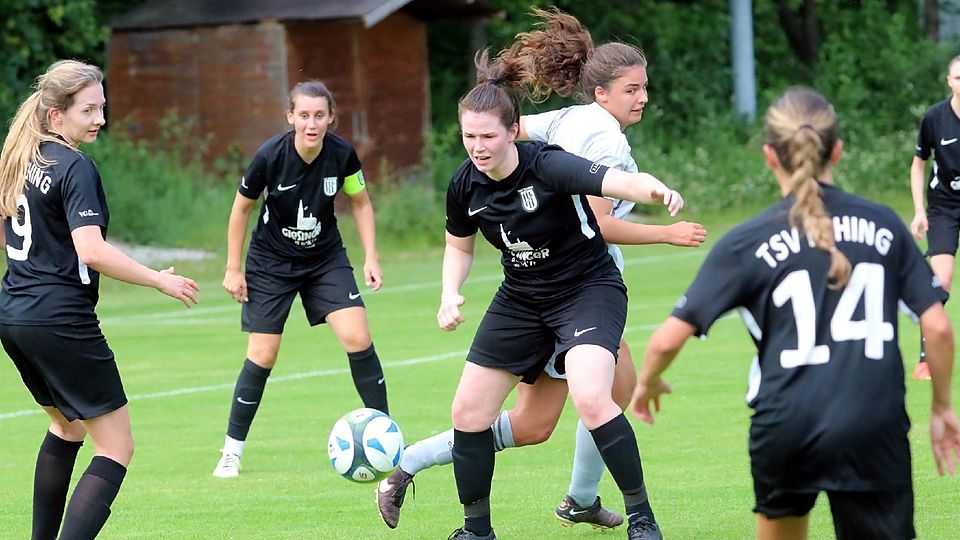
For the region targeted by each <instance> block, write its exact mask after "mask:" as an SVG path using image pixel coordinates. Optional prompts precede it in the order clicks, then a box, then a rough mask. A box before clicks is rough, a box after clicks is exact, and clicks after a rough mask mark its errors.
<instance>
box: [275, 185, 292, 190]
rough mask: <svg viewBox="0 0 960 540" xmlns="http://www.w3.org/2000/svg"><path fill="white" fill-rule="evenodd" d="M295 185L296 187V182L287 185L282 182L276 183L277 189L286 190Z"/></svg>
mask: <svg viewBox="0 0 960 540" xmlns="http://www.w3.org/2000/svg"><path fill="white" fill-rule="evenodd" d="M295 187H297V185H296V184H293V185H289V186H284V185H283V184H278V185H277V191H287V190H288V189H293V188H295Z"/></svg>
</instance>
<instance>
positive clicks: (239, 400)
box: [227, 358, 270, 441]
mask: <svg viewBox="0 0 960 540" xmlns="http://www.w3.org/2000/svg"><path fill="white" fill-rule="evenodd" d="M269 376H270V370H269V369H267V368H263V367H260V366H258V365H256V364H254V363H253V362H251V361H250V359H249V358H248V359H246V360H244V361H243V368H242V369H241V370H240V376H239V377H237V386H236V387H235V388H234V390H233V402H232V403H231V404H230V420H229V421H228V424H227V436H228V437H230V438H231V439H236V440H238V441H245V440H247V433H249V432H250V424H252V423H253V417H254V416H256V415H257V409H258V408H259V407H260V399H261V398H263V389H264V388H266V386H267V377H269Z"/></svg>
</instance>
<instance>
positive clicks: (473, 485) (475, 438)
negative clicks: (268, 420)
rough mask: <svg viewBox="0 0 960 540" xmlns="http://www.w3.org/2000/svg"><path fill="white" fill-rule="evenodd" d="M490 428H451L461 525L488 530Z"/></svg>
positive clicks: (491, 459) (491, 458)
mask: <svg viewBox="0 0 960 540" xmlns="http://www.w3.org/2000/svg"><path fill="white" fill-rule="evenodd" d="M494 454H495V453H494V451H493V430H492V429H490V428H487V429H486V430H484V431H481V432H479V433H471V432H466V431H460V430H458V429H454V430H453V476H454V478H455V480H456V482H457V492H458V493H459V495H460V503H461V504H463V515H464V524H465V525H464V528H465V529H467V530H469V531H470V532H472V533H474V534H476V535H478V536H486V535H488V534H490V531H491V530H492V529H491V526H490V485H491V484H492V482H493V465H494Z"/></svg>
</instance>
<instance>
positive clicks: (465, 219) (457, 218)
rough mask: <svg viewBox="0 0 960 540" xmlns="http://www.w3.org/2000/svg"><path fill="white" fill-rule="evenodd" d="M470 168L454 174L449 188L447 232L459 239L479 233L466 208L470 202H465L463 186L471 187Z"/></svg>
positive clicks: (462, 167) (463, 166) (465, 167)
mask: <svg viewBox="0 0 960 540" xmlns="http://www.w3.org/2000/svg"><path fill="white" fill-rule="evenodd" d="M469 174H470V172H469V168H468V167H467V163H466V162H465V163H464V165H462V166H461V167H460V169H459V170H458V171H457V172H456V174H454V177H453V180H451V181H450V186H449V187H447V226H446V227H447V232H448V233H450V234H452V235H453V236H456V237H458V238H466V237H468V236H473V235H474V234H476V233H477V224H476V222H475V221H473V220H472V219H470V216H469V215H468V214H467V211H466V210H465V207H466V205H467V204H469V201H466V200H465V197H466V195H465V190H464V189H463V186H466V185H469V181H470V177H469Z"/></svg>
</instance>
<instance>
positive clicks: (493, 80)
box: [486, 79, 500, 84]
mask: <svg viewBox="0 0 960 540" xmlns="http://www.w3.org/2000/svg"><path fill="white" fill-rule="evenodd" d="M486 82H487V83H488V84H499V83H500V81H499V80H497V79H487V80H486Z"/></svg>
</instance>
